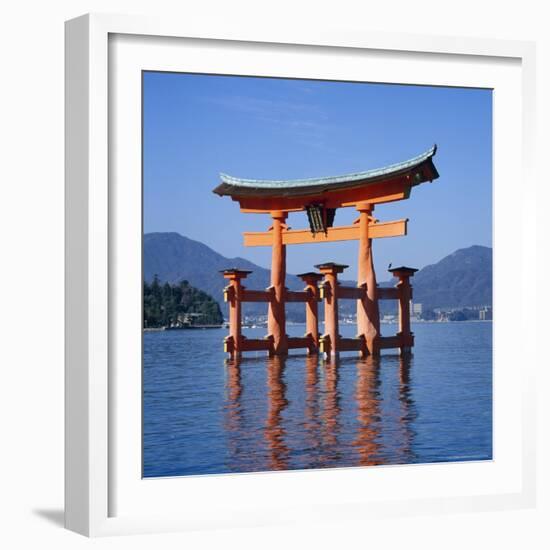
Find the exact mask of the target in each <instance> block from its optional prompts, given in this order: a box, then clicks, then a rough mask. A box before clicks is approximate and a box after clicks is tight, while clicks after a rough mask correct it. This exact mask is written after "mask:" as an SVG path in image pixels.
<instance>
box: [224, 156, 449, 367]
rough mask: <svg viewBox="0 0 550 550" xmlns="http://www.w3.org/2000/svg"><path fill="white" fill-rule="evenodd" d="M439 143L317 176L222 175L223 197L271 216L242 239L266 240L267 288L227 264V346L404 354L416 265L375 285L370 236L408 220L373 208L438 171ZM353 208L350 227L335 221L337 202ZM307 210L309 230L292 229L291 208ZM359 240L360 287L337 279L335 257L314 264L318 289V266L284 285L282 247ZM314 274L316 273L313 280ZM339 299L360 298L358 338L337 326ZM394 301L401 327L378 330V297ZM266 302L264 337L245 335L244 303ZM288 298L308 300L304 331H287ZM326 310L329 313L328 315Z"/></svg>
mask: <svg viewBox="0 0 550 550" xmlns="http://www.w3.org/2000/svg"><path fill="white" fill-rule="evenodd" d="M436 150H437V148H436V146H434V147H432V148H431V149H429V150H428V151H426V152H425V153H422V154H421V155H418V156H417V157H414V158H412V159H410V160H407V161H405V162H401V163H399V164H393V165H391V166H387V167H384V168H380V169H375V170H369V171H366V172H359V173H355V174H347V175H344V176H336V177H323V178H316V179H303V180H287V181H269V180H251V179H242V178H235V177H232V176H227V175H224V174H222V175H221V183H220V184H219V185H218V186H217V187H216V188H215V189H214V192H215V193H217V194H218V195H220V196H230V197H231V198H232V199H233V200H234V201H237V202H238V203H239V205H240V208H241V211H242V212H245V213H259V214H261V213H264V214H269V215H270V216H271V220H272V225H271V227H270V228H269V229H268V231H265V232H259V233H245V234H244V244H245V246H270V247H271V251H272V254H271V285H270V287H269V288H268V289H266V290H248V289H246V288H245V287H244V286H243V285H242V280H243V279H245V278H246V277H247V275H248V274H249V273H250V272H249V271H244V270H240V269H235V268H234V269H226V270H224V271H223V274H224V277H225V278H226V279H228V280H229V285H228V286H227V287H226V289H225V299H226V301H227V302H229V325H230V327H229V330H230V334H229V336H228V337H227V338H226V339H225V350H226V351H227V352H228V353H229V354H230V355H231V356H232V357H235V356H238V355H240V354H241V353H242V352H243V351H260V350H265V351H267V352H268V353H269V354H270V355H286V354H287V352H288V350H289V349H294V348H306V349H307V350H308V352H309V353H316V352H317V351H322V352H324V353H326V354H327V356H328V357H330V356H331V355H337V354H338V353H339V352H340V351H353V350H355V351H358V352H360V354H361V356H366V355H368V354H370V355H378V353H379V351H380V350H381V349H385V348H399V349H400V351H401V353H407V352H409V351H410V348H411V347H412V346H413V344H414V339H413V335H412V333H411V331H410V326H409V321H408V317H409V301H410V299H411V297H412V294H411V287H410V285H409V278H410V277H411V276H412V275H413V274H414V272H415V271H416V270H413V269H411V268H406V267H401V268H395V269H391V270H390V271H391V272H392V274H393V275H395V276H397V277H398V278H399V284H398V285H397V287H396V288H379V287H378V286H377V283H376V275H375V272H374V264H373V258H372V239H376V238H383V237H395V236H400V235H406V233H407V221H408V220H406V219H403V220H396V221H391V222H383V223H380V222H379V221H378V220H377V219H376V218H375V217H374V216H373V211H374V207H375V205H377V204H384V203H387V202H393V201H398V200H403V199H408V198H409V196H410V193H411V189H412V188H413V187H415V186H416V185H419V184H421V183H424V182H426V181H432V180H434V179H436V178H438V177H439V174H438V172H437V170H436V168H435V165H434V163H433V160H432V158H433V156H434V155H435V153H436ZM346 207H355V209H356V210H357V211H358V213H359V217H358V218H357V220H356V221H355V222H354V224H353V225H351V226H344V227H334V217H335V214H336V210H337V209H338V208H346ZM301 211H302V212H303V211H305V212H306V213H307V217H308V221H309V226H310V228H309V230H308V229H298V230H291V229H290V228H289V227H288V226H287V224H286V219H287V217H288V214H289V213H290V212H301ZM347 240H357V241H358V242H359V246H358V258H357V259H358V262H357V264H358V272H357V287H354V288H346V287H342V286H340V285H339V284H338V283H337V275H338V273H341V272H342V271H343V269H345V268H346V267H347V266H342V265H337V264H334V263H331V262H329V263H325V264H320V265H319V266H318V267H319V269H320V270H321V273H322V275H324V276H325V282H324V284H323V285H322V286H321V288H320V289H318V286H317V282H318V280H319V278H320V277H321V274H319V273H312V272H308V273H304V274H302V275H299V276H300V277H301V278H302V279H303V281H304V283H305V284H306V288H305V289H304V291H301V292H294V291H289V290H288V289H287V288H286V286H285V278H286V246H287V245H294V244H312V243H319V242H335V241H347ZM315 278H317V279H315ZM338 299H351V300H356V302H357V337H356V338H342V337H341V336H340V335H339V334H338V331H337V328H338V309H337V301H338ZM380 299H395V300H399V310H400V318H401V322H400V331H399V332H398V333H397V334H396V335H395V336H392V337H383V336H381V334H380V315H379V308H378V300H380ZM319 300H325V334H324V335H323V336H322V337H319V336H318V332H317V329H316V328H314V327H316V326H317V322H318V320H317V302H318V301H319ZM243 302H265V303H267V304H268V326H267V332H268V334H267V336H266V338H264V339H252V338H250V339H249V338H245V337H244V336H243V335H242V333H241V304H242V303H243ZM287 302H302V303H304V304H306V305H307V308H306V318H307V326H308V330H307V332H306V334H305V335H304V336H303V337H289V336H288V335H287V334H286V312H285V304H286V303H287ZM327 316H328V317H327Z"/></svg>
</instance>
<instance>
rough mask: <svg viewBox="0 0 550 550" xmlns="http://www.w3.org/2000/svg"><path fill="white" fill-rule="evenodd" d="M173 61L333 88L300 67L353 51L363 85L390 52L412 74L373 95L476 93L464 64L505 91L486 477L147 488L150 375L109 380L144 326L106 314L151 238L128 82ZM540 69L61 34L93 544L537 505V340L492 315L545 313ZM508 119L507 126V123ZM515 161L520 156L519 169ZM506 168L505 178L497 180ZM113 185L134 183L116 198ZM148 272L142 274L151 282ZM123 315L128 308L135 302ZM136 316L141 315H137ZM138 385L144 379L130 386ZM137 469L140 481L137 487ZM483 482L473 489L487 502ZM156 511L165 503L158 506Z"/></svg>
mask: <svg viewBox="0 0 550 550" xmlns="http://www.w3.org/2000/svg"><path fill="white" fill-rule="evenodd" d="M153 40H154V41H156V42H155V43H153ZM201 44H208V50H209V51H210V52H214V55H212V56H210V57H209V56H208V55H207V53H206V51H202V49H201V48H202V46H201ZM180 47H186V48H188V49H187V50H185V52H187V53H188V54H189V55H188V57H187V59H188V62H189V63H190V65H189V66H188V70H191V68H193V69H194V70H195V71H197V72H198V71H204V72H215V70H216V68H217V67H218V65H216V64H217V63H219V55H218V54H219V50H220V49H221V50H224V51H225V52H226V53H227V55H225V56H224V57H225V58H227V59H225V61H224V62H226V63H231V62H232V59H234V63H236V65H235V67H239V66H240V65H239V63H245V62H246V63H247V64H248V65H247V67H248V68H247V69H242V70H245V71H246V73H241V72H239V69H238V68H237V69H235V70H236V71H237V73H235V74H269V75H271V76H292V75H298V74H299V75H301V76H310V75H314V74H315V71H317V75H318V76H319V75H320V71H322V70H325V71H328V73H323V76H324V77H327V76H330V75H332V77H333V78H340V77H341V76H342V75H343V73H342V75H339V74H336V73H335V72H334V71H335V69H334V68H332V69H331V68H330V67H329V66H328V65H326V66H327V67H328V68H326V69H321V65H323V66H324V65H325V64H324V63H323V64H321V63H317V64H315V63H311V64H309V65H310V67H309V69H308V70H309V71H310V73H308V75H305V74H304V70H305V69H304V66H305V64H304V59H305V58H304V59H302V61H301V63H296V66H293V63H292V60H294V59H300V56H305V55H308V56H313V57H311V59H312V60H314V59H317V60H318V61H319V60H323V57H322V56H325V55H333V54H334V55H338V56H343V57H341V58H342V59H347V58H346V57H345V56H346V55H349V56H350V63H349V64H348V66H347V68H346V69H345V70H349V71H354V70H356V71H361V70H364V69H362V68H361V67H362V64H363V62H364V61H365V60H366V59H367V57H368V55H371V56H373V59H374V58H376V57H377V56H380V55H383V56H385V63H384V65H385V66H386V67H385V69H384V70H386V71H391V70H397V69H392V66H393V67H395V68H399V67H401V68H400V69H399V71H400V74H397V73H396V74H395V76H392V74H391V72H390V73H387V74H386V76H383V74H384V73H379V74H378V76H377V78H375V79H374V80H376V81H389V82H392V81H395V82H397V81H399V82H405V83H409V82H410V83H420V82H416V81H415V80H414V79H413V76H412V72H410V73H407V72H404V71H407V70H409V71H413V70H415V67H421V65H422V64H423V63H424V64H425V65H426V68H427V69H429V68H430V64H434V63H435V64H436V65H437V66H438V67H440V68H441V71H438V72H437V74H433V75H432V76H429V77H428V76H423V77H421V78H422V82H421V83H430V84H442V85H460V83H461V82H462V85H467V84H466V83H467V82H468V79H467V78H466V77H465V76H464V71H467V67H468V66H470V69H471V70H470V71H469V72H470V73H471V74H472V75H474V76H471V77H470V78H473V79H477V80H475V82H478V83H481V84H485V85H486V86H488V87H491V86H492V84H491V83H492V82H493V83H494V82H496V83H497V85H496V86H495V90H496V92H497V95H496V97H497V101H498V102H500V103H498V104H497V107H495V109H496V111H495V130H494V131H495V136H497V138H498V140H499V141H498V147H497V148H496V150H495V151H496V152H495V166H494V168H495V170H494V173H495V176H494V177H495V180H498V182H499V189H498V190H497V193H496V195H495V237H496V244H495V273H497V274H498V275H496V278H495V303H496V304H497V305H496V307H495V323H497V324H498V327H497V328H498V330H496V336H495V364H496V363H497V361H498V362H499V365H502V367H501V372H502V376H501V377H500V378H497V379H496V380H495V382H496V383H497V385H496V386H495V402H496V405H495V407H496V408H495V415H496V416H495V432H496V435H495V437H496V438H497V441H496V442H497V443H498V445H497V446H496V450H497V452H496V453H495V460H494V461H492V463H491V464H490V465H489V466H488V467H486V466H485V465H480V464H468V465H461V468H462V469H461V470H458V469H456V465H453V464H447V465H430V466H427V467H424V466H403V467H393V468H370V469H369V468H366V469H340V470H337V471H326V472H320V471H315V472H291V473H268V474H246V475H238V476H205V477H194V478H191V479H188V480H186V483H187V485H186V486H185V487H183V486H182V485H181V481H178V479H166V480H146V481H144V480H141V479H138V478H137V477H136V475H137V469H136V468H135V467H134V466H135V464H137V462H139V459H138V455H137V454H136V453H138V451H137V450H136V446H135V444H136V437H137V436H138V435H139V434H138V432H137V426H138V424H139V425H140V418H141V417H140V416H139V406H140V394H139V391H138V393H137V394H136V390H139V388H140V386H139V384H140V378H139V377H137V378H136V377H135V376H134V375H131V374H129V373H124V372H122V371H121V372H119V371H117V369H116V368H114V367H113V365H116V364H118V363H117V361H118V362H120V357H119V354H120V353H126V352H131V354H132V353H133V359H134V360H135V359H136V353H139V354H140V353H141V348H139V350H137V349H134V348H135V346H133V344H132V342H133V343H135V342H136V337H137V336H138V335H139V337H140V335H141V327H140V326H139V330H138V331H137V332H136V331H134V332H132V331H133V328H132V327H134V325H132V324H131V323H130V324H129V325H130V326H129V327H127V328H126V329H124V328H122V327H120V326H119V325H117V318H116V315H113V311H115V312H116V310H117V306H116V305H114V303H115V302H116V301H117V300H122V299H124V298H123V296H124V293H125V292H124V289H121V288H120V286H119V285H117V280H118V279H117V278H119V277H124V276H125V274H124V273H123V271H124V270H126V271H128V270H130V273H131V270H132V269H134V267H135V265H137V264H136V262H137V261H138V260H140V258H138V257H137V256H136V250H137V248H136V243H137V240H135V239H138V240H139V241H141V233H136V232H135V229H136V228H137V226H136V223H137V221H136V220H137V219H138V218H139V223H141V209H140V203H139V200H141V178H140V177H139V175H136V172H135V170H136V165H135V158H136V154H140V151H138V152H136V144H138V143H140V124H141V120H140V119H139V116H138V114H137V113H136V111H135V107H136V105H137V103H136V101H138V100H139V101H140V95H139V94H140V93H141V91H140V90H139V89H134V88H132V84H131V83H132V82H135V81H134V80H132V79H133V78H134V76H135V75H136V74H137V72H136V71H140V70H143V69H147V70H157V69H162V70H182V69H179V67H180V65H179V64H180V63H181V59H182V55H181V51H177V52H176V53H174V52H175V51H176V50H177V48H180ZM191 50H193V51H191ZM243 52H246V56H245V55H244V54H243ZM361 55H364V56H367V57H365V58H361V63H359V64H357V67H356V68H354V62H353V60H351V58H352V57H353V58H354V59H355V58H357V56H361ZM113 56H114V57H113ZM315 56H317V57H315ZM183 57H184V58H185V55H184V56H183ZM283 58H284V59H283ZM159 59H160V60H162V61H159ZM277 60H279V61H277ZM281 60H284V63H282V62H281ZM534 63H535V51H534V45H533V44H531V43H527V42H512V41H498V40H488V39H470V38H469V39H458V38H451V37H433V36H423V35H406V36H405V35H394V34H386V33H379V32H368V31H365V32H362V33H351V32H344V31H341V30H340V31H336V30H335V31H330V30H327V29H300V30H299V31H297V30H284V29H278V30H277V31H276V32H275V31H273V29H271V30H270V29H269V28H268V27H267V28H258V27H256V28H254V29H249V30H248V31H234V30H232V29H225V28H213V27H209V28H205V27H202V26H200V25H197V24H193V23H191V22H182V23H180V22H177V21H171V20H169V19H153V18H144V17H134V16H115V15H86V16H82V17H80V18H77V19H74V20H71V21H68V22H67V23H66V274H67V277H66V451H65V458H66V466H65V467H66V496H65V501H66V510H65V518H66V527H67V528H68V529H71V530H73V531H76V532H78V533H81V534H85V535H88V536H100V535H110V534H122V533H126V534H136V533H146V532H155V531H180V530H187V529H197V528H212V527H219V526H233V525H261V524H277V523H282V522H288V521H320V520H325V519H326V518H327V515H326V513H324V512H323V506H325V507H326V503H327V502H330V507H331V510H330V511H331V513H330V517H331V518H332V519H338V518H341V519H343V518H348V519H361V518H362V517H365V514H369V515H370V516H374V515H377V516H379V515H383V516H395V515H398V516H399V515H407V514H410V513H420V512H423V513H440V512H441V511H448V512H451V511H464V510H470V511H472V510H487V509H502V508H520V507H527V506H532V505H533V504H534V499H535V466H534V461H535V435H534V434H535V432H534V417H535V404H534V366H535V365H536V360H535V349H536V345H535V344H536V343H535V342H534V339H535V337H534V335H533V334H530V333H529V330H528V326H527V322H526V312H525V311H523V310H521V311H520V312H519V314H517V315H516V314H515V313H514V314H512V315H510V313H509V312H508V313H507V312H506V311H505V310H504V309H501V310H500V311H499V308H498V304H499V299H500V303H502V298H499V297H505V293H506V292H507V290H506V289H507V288H509V285H510V284H514V283H515V285H516V288H517V293H518V294H519V296H518V299H519V300H520V301H521V302H522V303H527V302H529V301H531V302H530V303H533V302H534V301H535V300H536V294H535V292H536V289H535V288H534V287H533V285H532V280H531V279H530V278H529V273H530V272H531V270H532V266H533V265H535V262H536V260H535V258H536V249H535V245H534V244H533V242H532V241H530V240H529V239H528V238H527V234H529V232H531V231H535V224H536V220H535V218H534V216H533V215H532V214H530V216H527V215H526V214H527V213H528V212H529V213H531V212H534V211H535V210H536V209H535V208H534V207H533V205H534V204H536V195H535V191H534V190H533V189H532V188H531V186H530V184H529V182H530V181H531V174H532V170H533V168H532V166H533V159H532V153H531V151H532V150H533V140H534V117H535V113H534V88H535V85H534ZM392 64H393V65H392ZM449 64H452V67H453V70H452V72H453V73H455V76H453V77H452V79H454V80H452V79H451V76H445V74H446V73H445V71H444V68H445V66H447V65H449ZM342 65H345V64H342ZM433 66H435V65H433ZM476 67H477V69H476ZM228 70H229V69H228ZM342 70H344V69H342ZM373 70H374V69H373ZM379 70H380V71H382V68H380V69H379ZM123 71H127V72H126V73H124V75H125V78H120V75H121V74H122V73H123ZM261 71H266V72H264V73H262V72H261ZM292 71H294V72H292ZM330 71H332V73H331V72H330ZM461 71H462V72H461ZM329 73H330V74H329ZM434 73H435V72H434ZM350 74H351V73H350ZM357 74H358V75H359V73H357ZM407 74H410V77H409V76H407ZM476 75H477V76H476ZM126 77H127V78H126ZM342 77H343V76H342ZM359 77H360V76H358V77H357V78H359ZM117 78H118V80H117ZM392 78H393V80H392ZM418 78H420V77H418ZM365 79H366V77H365ZM382 79H384V80H382ZM403 79H404V80H403ZM428 80H429V82H428ZM472 82H474V80H472ZM123 85H126V86H128V89H125V94H127V95H125V98H128V99H127V101H125V103H126V105H125V107H124V108H123V109H122V108H121V109H119V108H118V107H119V103H117V101H116V97H117V96H116V94H117V93H120V87H121V86H123ZM472 85H473V84H472ZM132 90H134V91H132ZM134 92H135V93H134ZM508 92H509V93H508ZM498 98H502V99H498ZM113 106H116V107H117V109H118V110H115V109H113ZM505 107H506V109H505ZM509 107H513V108H512V109H509ZM132 109H133V110H132ZM119 111H120V112H119ZM505 111H506V112H508V113H509V114H504V112H505ZM516 115H517V116H516ZM503 129H504V130H507V131H504V130H503ZM136 130H137V137H136ZM132 136H134V137H132ZM126 138H129V139H126ZM113 140H115V141H116V143H117V147H116V151H114V150H113V148H112V145H113ZM117 140H118V141H117ZM518 146H519V148H518ZM110 148H111V149H110ZM514 151H516V153H518V151H520V152H521V153H520V154H517V155H516V156H517V158H515V159H513V160H509V159H510V158H511V156H510V155H511V153H512V152H514ZM506 159H508V160H509V164H507V167H508V168H507V170H504V169H503V163H504V162H505V161H506ZM126 169H128V171H125V170H126ZM508 172H509V173H508ZM136 177H137V180H136ZM115 180H116V181H124V182H126V183H128V182H130V184H129V186H128V185H125V184H122V185H119V186H113V182H114V181H115ZM136 181H138V183H139V197H138V196H137V194H136V189H137V188H136V187H135V185H136ZM514 181H515V182H517V181H521V182H522V184H521V186H519V185H516V186H515V187H514V188H513V190H514V192H515V194H514V195H511V193H510V191H512V189H511V186H512V184H513V182H514ZM501 182H502V183H501ZM124 193H129V194H126V195H124ZM122 199H124V200H125V201H126V200H127V199H128V201H127V202H125V204H126V208H125V213H124V212H122V210H121V209H120V208H119V207H118V206H117V205H119V204H120V201H121V200H122ZM510 208H513V209H514V210H513V217H514V223H513V224H511V223H510V222H509V221H508V220H507V217H506V213H507V212H510ZM508 215H509V216H511V214H508ZM124 216H125V217H124ZM122 220H123V221H122ZM121 228H126V229H121ZM139 228H140V229H141V226H139ZM132 235H133V236H132ZM130 241H131V242H130ZM499 241H500V242H504V241H507V242H509V246H510V247H514V249H515V250H516V251H517V253H518V254H519V257H520V259H521V263H520V265H519V266H518V268H517V269H516V270H515V271H511V270H510V269H509V268H508V269H507V257H506V255H505V254H504V252H499V245H498V242H499ZM127 244H128V246H126V245H127ZM121 245H124V246H121ZM140 250H141V248H140V249H139V251H140ZM500 250H501V251H502V250H503V248H502V245H501V247H500ZM132 251H133V252H132ZM139 253H140V252H139ZM526 266H529V269H527V267H526ZM126 274H127V273H126ZM137 275H138V276H139V277H140V276H141V272H140V273H138V274H137ZM136 280H137V279H136ZM134 286H135V285H134ZM128 287H129V288H131V287H132V285H131V284H130V285H128ZM113 289H115V291H114V292H113ZM125 303H126V304H128V300H126V302H125ZM133 307H134V310H135V311H137V309H136V308H138V309H139V308H140V307H141V305H140V304H134V306H133ZM139 311H140V309H139ZM514 315H515V317H514ZM140 321H141V318H140ZM117 327H118V329H117ZM117 330H118V332H117ZM510 341H516V342H517V346H515V347H514V349H513V350H511V351H509V352H507V351H508V350H506V349H505V346H506V345H507V342H510ZM129 348H132V350H133V351H132V350H130V349H129ZM499 350H500V351H499ZM505 352H507V353H506V356H505ZM131 354H130V357H131ZM520 354H521V357H522V359H523V360H522V371H521V373H520V375H519V376H516V377H515V379H514V376H513V374H514V373H513V371H512V369H511V363H512V362H513V361H514V359H517V358H518V357H519V355H520ZM139 364H141V363H139ZM506 364H508V367H506ZM130 375H131V376H133V378H124V377H125V376H130ZM518 381H519V383H518ZM499 384H502V385H501V386H499ZM121 387H123V388H126V389H125V390H123V391H124V392H125V393H121ZM518 388H520V390H519V392H518ZM514 390H515V391H516V392H517V395H516V397H517V399H516V401H517V402H516V403H515V404H513V405H512V404H510V405H508V406H506V403H504V401H505V400H506V398H508V397H510V396H511V395H513V394H512V392H513V391H514ZM122 402H123V403H122ZM506 415H508V416H506ZM125 422H126V424H125ZM505 424H506V425H505ZM126 428H128V429H126ZM128 434H130V435H128ZM132 434H133V435H132ZM132 437H133V439H132ZM499 449H500V452H498V450H499ZM130 463H131V464H132V465H130ZM121 464H122V465H123V466H124V467H121ZM453 468H454V469H453ZM468 468H469V469H468ZM126 470H127V471H129V472H131V473H130V474H128V476H126V474H125V472H126ZM359 470H362V471H359ZM132 476H133V477H132ZM461 476H463V477H464V480H467V479H470V480H471V484H470V485H468V483H465V481H464V480H463V479H462V478H461ZM358 480H359V481H360V482H358ZM476 480H478V481H479V488H478V489H477V490H476V485H475V484H476V483H478V481H476ZM482 480H485V481H486V485H483V484H482ZM319 482H321V483H322V486H323V491H322V494H320V492H319V490H318V489H316V488H317V487H318V486H319ZM453 483H454V486H453ZM298 485H300V486H301V487H300V489H299V490H297V493H300V495H305V496H303V498H298V497H296V498H293V497H291V498H290V500H292V501H294V502H293V503H292V506H291V507H289V506H288V505H287V504H285V501H288V499H289V490H290V488H291V487H296V486H298ZM419 485H422V487H423V488H424V489H423V492H419V489H418V486H419ZM258 487H260V489H258ZM357 487H360V488H362V489H364V488H365V487H369V493H370V494H369V495H367V494H366V493H365V492H361V491H359V492H357V490H356V488H357ZM453 487H454V488H453ZM354 488H355V489H354ZM447 488H448V489H447ZM447 490H448V492H445V491H447ZM266 494H269V495H270V498H269V499H267V498H265V496H264V497H262V495H266ZM178 495H179V500H176V499H177V497H178ZM224 495H225V497H224ZM235 495H239V496H238V497H236V496H235ZM381 495H385V496H384V497H382V496H381ZM229 496H230V497H231V498H229ZM224 498H225V500H224ZM155 499H156V500H155ZM247 499H248V501H250V500H251V499H254V502H253V505H249V503H247ZM327 499H328V500H327ZM161 500H162V502H163V503H164V505H163V506H161V505H160V502H161ZM155 502H157V503H158V505H157V506H153V507H151V506H150V505H151V504H152V503H153V504H155ZM176 503H177V505H176ZM185 503H187V504H185ZM412 509H414V512H411V510H412Z"/></svg>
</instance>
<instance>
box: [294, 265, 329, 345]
mask: <svg viewBox="0 0 550 550" xmlns="http://www.w3.org/2000/svg"><path fill="white" fill-rule="evenodd" d="M298 277H300V279H302V281H304V283H305V284H306V287H305V289H304V290H305V291H306V292H307V293H308V294H309V299H308V301H307V302H306V336H307V337H309V338H311V341H312V344H313V345H312V346H310V347H309V348H308V354H313V353H317V352H318V350H319V305H318V302H319V295H320V292H319V286H318V285H319V281H320V280H321V279H322V278H323V275H321V273H315V272H309V273H300V274H299V275H298Z"/></svg>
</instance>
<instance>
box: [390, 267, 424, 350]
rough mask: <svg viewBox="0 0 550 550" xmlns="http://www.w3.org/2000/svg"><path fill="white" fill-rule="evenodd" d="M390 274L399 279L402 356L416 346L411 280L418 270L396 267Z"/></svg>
mask: <svg viewBox="0 0 550 550" xmlns="http://www.w3.org/2000/svg"><path fill="white" fill-rule="evenodd" d="M389 271H390V273H391V274H392V275H393V276H394V277H397V278H398V279H399V281H398V283H397V285H396V287H397V288H398V289H399V332H398V336H400V339H401V346H400V350H401V354H407V353H410V352H411V348H412V346H413V344H414V339H413V334H412V332H411V308H410V302H411V300H412V287H411V283H410V281H409V278H410V277H412V276H414V274H415V273H416V272H417V271H418V269H414V268H412V267H396V268H393V269H390V270H389Z"/></svg>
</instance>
